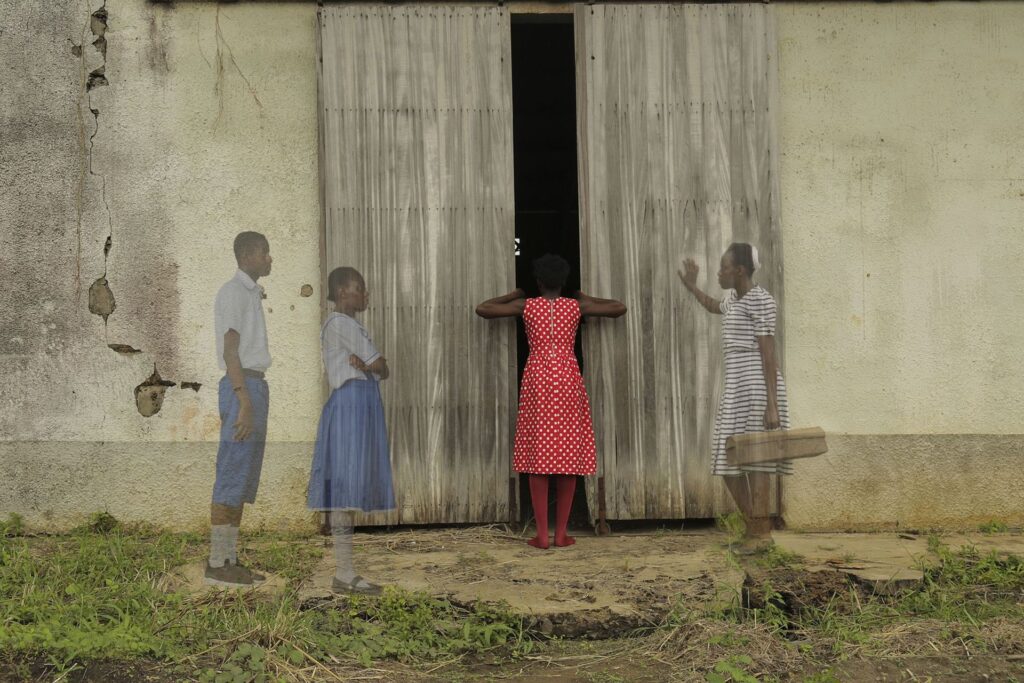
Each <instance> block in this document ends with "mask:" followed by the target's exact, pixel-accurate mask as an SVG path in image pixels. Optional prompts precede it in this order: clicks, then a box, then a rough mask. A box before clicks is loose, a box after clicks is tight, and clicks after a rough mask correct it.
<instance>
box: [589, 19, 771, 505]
mask: <svg viewBox="0 0 1024 683" xmlns="http://www.w3.org/2000/svg"><path fill="white" fill-rule="evenodd" d="M576 40H577V44H576V49H577V88H578V94H577V110H578V112H579V117H580V127H579V150H580V174H581V178H580V190H581V199H580V223H581V228H580V229H581V235H580V240H581V242H580V244H581V247H580V248H581V270H582V276H583V288H584V291H588V292H593V293H594V294H595V295H597V296H613V297H622V298H624V300H625V301H626V303H627V305H628V306H629V309H630V312H629V315H628V318H627V319H626V324H621V322H618V323H614V324H603V323H601V322H597V324H591V325H588V326H587V330H586V338H585V354H586V357H585V360H586V364H585V367H586V372H587V377H586V380H587V385H588V389H589V391H590V395H591V397H592V400H593V406H594V420H595V428H596V431H597V437H598V448H599V451H598V460H599V463H600V465H599V467H600V469H599V475H602V474H603V476H604V477H605V485H606V501H607V507H608V517H609V518H611V519H659V518H675V519H678V518H702V517H712V516H715V515H717V514H719V513H721V512H723V511H726V510H729V509H732V507H733V506H732V503H731V500H730V499H729V497H728V495H727V493H726V492H725V487H724V486H723V485H722V484H721V482H720V481H716V478H715V477H712V475H711V473H710V472H711V465H710V461H711V456H710V448H711V434H712V429H713V421H714V412H715V406H716V403H717V388H718V384H719V381H720V379H719V377H720V373H721V354H720V348H719V325H720V318H719V317H718V316H712V315H709V314H708V313H707V312H706V311H704V310H703V309H702V308H701V307H700V306H699V305H698V304H697V303H696V302H695V301H694V300H693V299H692V298H691V297H690V295H689V294H688V293H687V292H686V291H685V289H683V287H682V285H681V283H680V282H679V280H678V278H677V275H676V270H677V269H678V268H679V267H680V264H681V261H682V259H683V257H684V255H691V256H693V257H695V258H696V259H697V260H698V261H699V262H700V264H701V268H702V271H701V281H700V285H701V287H702V288H703V289H705V290H706V291H708V292H711V293H712V294H713V295H720V294H721V292H720V290H719V289H718V287H717V283H716V281H715V277H714V275H715V273H716V272H717V268H718V259H719V257H720V256H721V254H722V252H723V251H724V249H725V247H726V246H727V245H728V244H729V242H730V241H733V240H737V241H749V242H752V243H754V244H756V245H757V246H758V248H759V249H760V251H761V254H762V255H763V258H762V262H763V263H764V264H765V266H766V267H765V268H763V269H762V271H759V272H758V274H757V281H758V282H760V283H761V284H762V285H764V286H765V287H766V288H768V289H769V291H771V292H772V293H773V294H774V295H775V296H776V298H777V299H778V300H779V301H780V306H781V300H782V277H781V274H782V268H781V266H782V252H781V248H780V244H779V221H778V218H779V203H778V179H777V174H776V173H775V168H776V157H775V146H774V144H773V139H772V136H773V127H772V117H773V116H774V115H775V110H774V92H775V89H776V86H775V76H774V74H773V71H774V70H775V68H776V66H775V33H774V26H773V22H772V9H771V8H770V7H765V6H764V5H671V6H669V5H649V4H642V5H640V4H638V5H605V4H599V5H590V6H577V10H576ZM779 349H780V351H781V349H782V344H781V340H780V343H779ZM587 492H588V496H589V498H590V509H591V512H592V514H593V513H594V511H596V510H597V505H596V501H595V492H596V486H595V482H594V481H593V480H591V481H588V490H587ZM773 495H774V494H773Z"/></svg>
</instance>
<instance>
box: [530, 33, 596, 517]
mask: <svg viewBox="0 0 1024 683" xmlns="http://www.w3.org/2000/svg"><path fill="white" fill-rule="evenodd" d="M572 21H573V17H572V15H571V14H526V15H514V16H513V17H512V122H513V159H514V167H515V208H516V217H515V223H516V238H517V239H518V241H519V254H518V256H516V286H517V287H521V288H522V289H524V290H525V291H526V294H527V296H531V297H532V296H537V295H538V294H539V292H538V291H537V285H536V282H535V281H534V278H533V261H534V259H536V258H538V257H540V256H542V255H544V254H545V253H552V254H558V255H559V256H562V257H563V258H564V259H565V260H567V261H568V262H569V265H570V266H571V267H572V271H571V273H570V275H569V279H568V281H567V282H566V294H567V295H569V294H570V293H573V292H575V291H576V290H578V289H579V287H580V232H579V187H578V177H579V174H578V172H577V155H576V49H575V43H574V39H573V23H572ZM528 355H529V345H528V342H527V339H526V331H525V328H524V326H523V323H522V320H520V321H519V324H518V361H519V371H518V376H519V380H520V381H522V376H523V370H524V368H525V367H526V359H527V357H528ZM576 359H577V361H579V363H580V368H581V369H582V367H583V354H582V346H581V344H580V336H579V335H577V337H576ZM551 488H552V495H553V493H554V487H551ZM519 490H520V501H519V502H520V505H519V510H520V511H521V512H520V517H521V521H524V520H526V519H529V517H530V515H531V512H532V507H531V505H530V497H529V486H528V483H527V481H526V477H525V475H523V476H521V477H520V487H519ZM584 491H585V489H584V486H583V480H582V477H580V479H579V481H578V482H577V486H576V496H575V497H574V499H573V509H572V513H571V516H570V524H571V525H572V526H576V527H578V526H581V525H586V524H588V523H589V516H588V511H587V497H586V494H585V493H584ZM550 507H551V509H554V507H553V505H552V506H550Z"/></svg>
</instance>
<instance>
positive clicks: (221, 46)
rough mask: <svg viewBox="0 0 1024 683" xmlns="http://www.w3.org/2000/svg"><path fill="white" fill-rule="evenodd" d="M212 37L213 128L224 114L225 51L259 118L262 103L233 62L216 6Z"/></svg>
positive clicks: (218, 8) (233, 58)
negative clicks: (214, 69) (214, 71)
mask: <svg viewBox="0 0 1024 683" xmlns="http://www.w3.org/2000/svg"><path fill="white" fill-rule="evenodd" d="M214 37H215V38H216V44H217V56H216V60H217V82H216V83H215V85H214V92H215V93H216V94H217V98H218V103H217V118H216V119H214V122H213V127H214V129H216V128H217V126H218V124H220V118H221V116H222V115H223V114H224V51H225V49H226V50H227V56H228V59H229V60H230V61H231V66H233V67H235V71H237V72H238V75H239V76H241V77H242V80H243V81H244V82H245V86H246V87H247V88H248V89H249V94H250V95H251V96H252V99H253V100H254V101H255V102H256V107H257V108H258V109H259V111H260V116H262V115H263V103H262V102H260V98H259V96H258V95H257V94H256V88H255V87H253V84H252V83H251V82H250V81H249V78H248V77H247V76H246V75H245V73H244V72H243V71H242V68H241V67H240V66H238V62H237V61H235V53H234V52H233V51H232V49H231V45H229V44H228V41H227V40H225V39H224V34H223V33H222V32H221V30H220V5H219V4H218V5H217V13H216V14H215V15H214Z"/></svg>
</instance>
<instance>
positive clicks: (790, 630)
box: [0, 515, 1024, 683]
mask: <svg viewBox="0 0 1024 683" xmlns="http://www.w3.org/2000/svg"><path fill="white" fill-rule="evenodd" d="M7 524H8V525H10V524H11V522H10V520H9V521H8V523H7ZM4 528H5V529H8V531H5V533H3V534H0V652H2V653H4V654H3V655H0V662H4V663H5V664H6V665H7V666H8V668H9V670H16V671H21V670H22V669H18V668H17V667H19V666H20V667H24V666H25V663H26V662H29V663H35V662H39V661H44V662H45V663H46V665H47V667H48V669H47V670H48V671H52V672H68V671H70V670H72V669H74V668H76V667H80V666H82V665H92V664H93V663H96V662H102V661H104V660H106V661H113V662H124V663H126V666H134V665H138V664H140V663H143V664H145V663H151V662H158V663H163V664H165V665H166V667H167V670H168V672H170V673H169V675H171V676H172V677H173V678H174V679H175V680H181V679H190V680H191V679H195V678H198V679H199V680H201V681H204V682H205V683H221V682H233V681H266V682H270V681H307V680H334V679H335V678H337V677H339V676H345V677H351V676H352V675H358V674H359V672H360V671H362V674H361V675H362V676H363V677H364V678H365V677H378V678H384V679H385V680H387V673H388V672H389V671H393V670H394V669H393V668H395V667H397V668H398V669H400V670H401V671H402V672H413V673H417V674H424V675H427V674H428V673H429V672H432V671H433V670H434V669H438V668H439V667H443V666H446V665H448V666H455V665H452V663H453V662H457V663H461V664H459V665H458V666H461V665H462V664H465V665H466V666H467V667H468V668H464V669H459V668H458V666H455V669H453V670H452V672H451V673H452V674H453V675H456V676H458V675H461V673H460V672H468V674H469V675H470V676H471V677H472V676H473V675H474V673H473V671H472V670H471V668H472V667H471V666H470V664H477V663H484V664H486V666H483V667H482V669H483V673H481V674H480V675H481V676H482V677H483V678H470V679H467V680H492V679H489V678H486V676H488V675H489V673H491V672H495V671H496V670H497V669H489V668H487V667H488V666H492V665H493V666H494V667H499V668H500V667H506V671H507V670H508V668H509V667H508V664H509V663H510V662H516V664H515V667H516V668H522V667H526V666H529V665H530V663H531V662H532V663H534V664H535V663H536V662H538V661H540V660H542V659H544V657H543V655H544V654H545V653H546V652H548V651H549V650H550V649H557V648H560V647H564V648H565V652H566V655H567V656H566V657H564V658H558V657H555V658H550V662H551V663H552V664H558V665H559V666H561V664H560V662H563V661H583V662H591V663H594V664H595V667H596V665H597V664H599V663H600V662H601V661H602V660H607V661H608V662H615V663H617V664H621V663H622V661H625V662H626V664H627V666H626V668H621V667H620V668H617V669H615V670H602V669H601V668H600V667H596V668H594V669H593V670H591V671H590V672H589V673H587V674H586V675H587V676H588V677H589V680H594V681H615V680H620V679H627V680H628V679H631V676H632V674H634V673H638V672H639V671H640V668H639V667H640V664H639V663H640V662H643V663H645V665H646V664H647V663H653V664H655V665H657V666H665V667H669V668H670V669H671V671H672V672H673V676H674V677H678V678H680V679H681V680H706V681H723V682H724V681H749V680H758V681H775V680H807V681H815V682H818V683H826V682H830V681H833V680H837V679H836V677H835V676H834V675H833V674H832V673H831V672H832V671H833V670H836V669H835V667H837V666H838V665H840V664H842V663H843V660H845V659H849V658H862V657H869V658H870V657H879V658H898V657H902V656H924V655H928V656H932V657H934V656H936V655H940V656H941V655H946V654H949V653H954V654H955V656H959V657H961V658H963V657H966V656H968V654H967V653H969V655H970V656H974V655H976V654H979V653H980V654H985V653H990V654H995V655H1009V654H1020V653H1024V613H1022V609H1021V605H1022V604H1024V561H1022V560H1021V559H1020V558H1019V557H1016V556H1014V555H1006V554H999V553H990V552H981V551H979V550H978V549H977V548H974V547H971V546H967V547H963V548H957V549H952V548H949V547H947V546H945V545H943V544H942V542H941V540H940V539H938V538H937V537H935V538H933V539H931V541H930V544H929V548H930V551H931V552H930V554H929V556H928V558H927V561H926V562H924V563H923V564H922V567H921V568H922V570H923V572H924V579H923V580H922V581H921V582H920V584H919V585H917V586H915V587H913V588H912V589H910V590H907V591H905V592H903V593H901V594H899V595H895V596H890V595H874V594H871V592H870V590H869V589H868V588H866V587H865V586H864V585H861V584H859V583H857V582H856V581H853V580H850V579H848V578H847V577H846V575H845V574H843V573H841V572H824V573H812V572H807V571H805V570H803V569H802V568H801V567H800V566H799V565H800V561H801V558H799V557H798V556H796V555H793V554H791V553H787V552H785V551H784V550H782V549H781V548H778V547H777V546H773V547H769V548H767V549H766V550H764V551H763V552H762V553H760V554H758V555H755V556H753V557H751V558H750V559H751V560H752V563H753V564H756V565H757V567H756V568H755V567H754V566H753V564H747V565H746V567H747V569H748V570H750V572H751V575H752V576H753V575H756V576H757V577H758V578H757V579H756V580H748V584H747V586H746V588H745V590H744V591H743V592H742V593H740V592H736V593H735V594H734V595H731V596H729V595H727V596H725V597H726V598H727V599H725V600H709V601H708V602H706V603H705V602H693V601H689V600H684V599H681V598H680V599H679V601H678V603H677V605H676V608H675V609H674V610H673V611H672V612H671V613H670V614H669V615H668V616H667V617H666V618H665V619H664V621H663V623H661V624H660V625H659V624H653V625H652V626H650V627H649V628H645V629H643V630H642V631H640V632H637V633H635V634H631V635H632V637H630V638H624V639H623V640H621V641H616V642H615V644H614V650H608V649H606V650H604V654H602V655H600V656H598V655H596V654H593V655H592V654H589V653H588V652H586V651H585V645H584V643H583V642H581V641H570V640H562V641H552V642H550V643H549V642H548V641H546V640H544V639H542V638H540V637H539V636H537V635H535V634H534V633H532V632H530V630H529V629H528V628H527V627H526V626H525V624H524V618H523V616H522V615H518V614H514V613H512V612H511V610H510V609H509V608H508V607H507V606H482V605H476V606H461V605H457V604H453V603H452V602H450V601H448V600H445V599H440V598H436V597H432V596H429V595H426V594H422V593H409V592H404V591H401V590H395V589H390V588H389V589H387V590H386V592H385V595H384V596H382V597H380V598H364V597H347V598H334V599H325V600H317V601H309V602H303V601H302V600H300V598H299V595H298V592H297V588H298V586H299V585H300V584H301V583H302V581H303V580H304V579H306V578H307V577H308V576H310V574H311V573H312V572H313V570H314V568H315V567H316V565H317V564H318V563H319V562H320V561H321V560H322V558H323V557H324V556H325V555H327V554H328V552H329V551H328V547H327V546H326V545H325V544H324V543H323V542H322V541H321V540H319V539H314V538H311V537H310V536H308V535H307V536H294V537H288V536H287V535H281V534H274V535H271V534H265V535H260V536H258V537H255V538H253V537H250V538H249V539H247V544H246V546H245V547H243V548H242V549H241V555H242V558H243V561H244V562H246V563H247V564H249V565H250V566H252V567H253V568H255V569H259V570H261V571H267V572H273V573H275V574H277V575H279V576H284V577H286V578H287V580H288V588H287V590H284V591H283V592H281V593H279V594H277V595H269V594H264V593H262V592H260V593H232V592H212V593H205V594H202V595H187V594H183V593H174V592H166V591H165V590H164V589H163V587H164V586H165V585H168V583H169V582H168V581H167V578H166V577H167V576H168V575H169V574H173V573H174V571H173V570H175V568H177V567H180V566H182V565H184V564H186V563H190V562H199V561H201V560H202V558H203V557H204V556H205V553H206V551H207V538H206V537H205V535H200V534H172V533H166V532H161V531H159V530H156V529H153V528H151V527H146V526H142V525H126V524H122V523H120V522H118V521H117V520H114V519H112V518H110V519H108V518H107V517H104V516H100V515H97V516H94V517H93V518H91V519H90V520H89V521H88V522H87V523H86V524H84V525H83V526H82V527H80V528H79V529H77V530H76V531H75V532H73V533H71V534H69V535H65V536H46V537H26V536H24V535H21V534H23V530H22V529H20V528H19V527H18V525H14V526H13V527H12V526H7V527H4ZM10 529H14V530H15V531H16V533H10V532H9V530H10ZM458 559H459V561H458V565H459V566H461V567H465V568H466V569H467V570H468V569H471V568H473V567H477V566H480V565H483V564H487V563H492V562H493V561H494V557H493V556H491V555H489V554H488V553H485V552H475V553H465V554H461V555H459V558H458ZM623 560H624V561H625V562H627V563H628V561H629V559H628V558H623ZM729 598H731V599H729ZM608 647H609V648H610V647H612V645H609V646H608ZM569 655H578V657H576V658H575V659H574V658H573V657H572V656H569ZM175 663H180V668H177V669H175V668H174V667H175V665H176V664H175ZM402 667H405V668H402ZM382 668H383V669H382ZM368 669H369V670H368ZM660 672H661V670H660V669H659V670H657V671H654V672H653V673H652V674H651V675H652V676H658V675H660ZM798 672H807V673H806V675H805V677H804V678H800V674H799V673H798ZM0 673H2V672H0ZM676 674H678V676H676ZM58 675H59V674H58ZM26 677H27V676H26ZM392 680H411V675H410V676H408V677H405V678H402V677H401V676H399V677H398V678H396V679H392ZM643 680H647V679H643ZM662 680H668V678H663V679H662Z"/></svg>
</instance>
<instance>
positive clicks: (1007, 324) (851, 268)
mask: <svg viewBox="0 0 1024 683" xmlns="http://www.w3.org/2000/svg"><path fill="white" fill-rule="evenodd" d="M100 9H105V11H106V13H107V20H106V24H107V26H106V27H105V28H104V27H103V25H102V24H103V22H102V21H100V20H99V19H96V20H94V19H93V17H92V15H93V13H94V12H96V11H97V10H100ZM3 10H4V11H3V15H4V25H3V29H2V33H0V60H2V63H4V64H5V65H6V66H7V68H6V69H5V74H4V76H3V81H2V83H0V86H2V87H0V116H3V125H2V131H3V133H2V135H0V168H2V175H0V272H2V273H3V283H4V286H3V287H2V288H0V482H3V483H2V485H0V513H3V512H5V511H17V512H20V513H22V514H24V515H25V516H26V518H27V521H28V522H29V523H30V524H31V525H33V526H37V527H44V526H45V527H49V528H55V529H56V528H66V527H67V526H70V525H73V524H75V523H77V522H78V521H80V520H81V519H83V518H84V517H85V516H86V515H87V514H88V513H90V512H92V511H96V510H103V509H106V510H109V511H110V512H111V513H112V514H114V515H116V516H118V517H120V518H124V519H145V520H150V521H156V522H160V523H165V524H172V525H177V526H194V525H199V524H202V523H203V522H204V520H205V517H206V505H207V503H208V500H209V490H210V486H211V484H212V478H213V463H214V454H215V451H216V439H217V430H218V426H219V418H218V415H217V397H216V383H217V381H218V379H219V377H220V375H221V373H220V371H219V370H218V368H217V363H216V358H215V357H214V351H213V341H214V340H213V331H212V302H213V296H214V294H215V293H216V290H217V288H218V287H219V285H220V284H221V283H222V282H223V281H224V280H226V279H227V278H228V277H230V276H231V274H232V272H233V270H234V263H233V257H232V255H231V240H232V238H233V236H234V235H235V234H236V233H237V232H238V231H240V230H243V229H256V230H260V231H262V232H265V233H266V234H267V235H268V236H269V238H270V242H271V250H272V253H273V255H274V256H275V264H274V272H273V274H272V275H271V276H270V277H269V278H267V280H266V282H265V283H264V284H265V286H266V289H267V293H268V299H267V301H266V305H267V311H268V315H267V319H268V324H269V333H270V337H271V343H272V352H273V354H274V358H275V361H274V367H273V368H272V370H271V373H270V374H269V380H270V383H271V393H272V407H271V420H270V430H269V431H270V444H269V446H268V453H267V458H266V467H265V474H264V478H263V484H262V486H261V493H260V500H259V504H258V505H256V506H254V507H253V509H252V513H251V514H250V516H249V517H248V518H247V523H256V524H271V525H275V526H280V525H284V526H294V525H300V524H307V523H308V522H309V515H308V514H307V513H306V511H305V509H304V505H303V495H302V492H303V490H304V487H305V483H306V477H307V475H308V466H309V459H310V448H311V446H310V441H311V440H312V438H313V433H314V429H315V425H316V417H317V416H318V414H319V410H320V400H321V384H320V367H319V355H318V353H319V350H318V334H317V333H318V326H319V318H320V316H319V310H318V305H319V304H318V302H319V292H320V286H321V285H320V282H319V257H318V238H317V235H318V229H319V207H318V199H317V166H316V157H317V154H316V152H317V150H316V139H317V137H316V110H315V109H316V86H315V73H316V71H315V62H314V36H315V34H314V30H315V4H314V3H312V2H310V3H300V2H283V3H279V4H276V3H265V2H259V3H239V4H226V5H217V4H214V3H205V2H204V3H176V4H173V5H171V4H149V3H147V2H144V1H143V0H108V2H106V4H105V5H104V4H101V3H100V2H98V1H95V0H94V1H80V2H70V3H38V2H33V1H30V0H4V2H3ZM776 12H777V17H778V26H779V34H780V52H781V55H780V56H781V63H780V82H781V103H782V113H781V120H780V145H781V150H782V192H783V199H782V204H783V229H784V249H785V259H786V292H785V302H786V309H785V311H784V312H783V314H784V316H785V324H786V326H787V348H786V350H785V353H786V358H785V360H786V366H785V370H786V373H787V379H788V381H789V384H790V392H791V403H792V410H793V416H794V418H795V421H796V422H797V423H798V424H800V425H812V424H817V425H821V426H823V427H824V428H825V429H827V430H828V431H829V432H830V434H833V435H834V436H832V438H831V445H832V448H833V451H832V453H830V454H829V455H828V456H825V457H823V458H819V459H817V460H815V461H808V462H802V463H799V464H798V466H797V470H798V474H797V475H796V476H795V477H793V478H792V480H790V481H788V482H787V486H786V498H785V501H784V502H785V510H786V519H787V521H788V523H789V524H790V525H791V526H795V527H799V528H844V527H858V526H865V525H872V526H894V525H897V524H899V525H902V526H908V525H909V526H931V525H937V524H942V525H950V526H955V525H966V524H973V523H976V522H977V521H979V520H983V519H987V518H989V517H998V518H1001V519H1006V520H1008V521H1015V522H1024V512H1022V506H1021V505H1020V504H1019V500H1020V496H1019V493H1018V492H1019V491H1020V490H1022V489H1024V475H1022V474H1021V468H1020V466H1019V465H1020V460H1021V458H1020V456H1021V452H1020V443H1021V441H1020V439H1019V438H1018V437H1015V436H1013V435H1014V434H1015V433H1018V432H1020V431H1021V428H1020V427H1019V426H1018V425H1019V424H1020V410H1019V403H1018V401H1017V397H1018V396H1020V395H1021V394H1022V393H1024V369H1022V368H1024V362H1022V361H1024V358H1022V354H1024V322H1021V321H1022V320H1024V299H1022V298H1021V297H1019V296H1015V292H1016V287H1015V279H1016V277H1017V271H1018V270H1019V264H1020V263H1021V261H1022V258H1024V232H1022V228H1021V226H1022V225H1024V222H1022V221H1021V216H1022V215H1024V137H1022V136H1021V135H1020V130H1021V128H1020V123H1019V121H1020V113H1021V112H1024V87H1022V83H1021V74H1022V73H1024V42H1022V41H1020V40H1018V39H1017V37H1018V36H1020V35H1024V5H1019V4H995V3H993V4H928V5H925V4H920V5H918V4H913V5H908V4H891V5H880V4H858V5H853V4H830V5H825V6H821V7H818V6H812V5H806V4H804V3H794V4H781V5H778V6H777V9H776ZM100 16H102V15H100ZM99 34H102V37H103V38H104V40H105V41H106V45H105V50H106V52H105V53H104V52H103V50H102V49H100V48H102V47H103V42H102V41H100V43H99V44H98V45H94V44H93V43H94V42H95V41H96V40H97V38H98V37H100V35H99ZM100 69H102V71H100ZM90 74H93V75H92V77H91V79H90ZM100 76H102V78H100ZM90 80H91V81H92V83H93V85H94V87H92V88H91V89H89V87H88V86H89V82H90ZM104 81H105V84H104ZM108 238H110V247H109V250H106V249H105V245H106V243H107V239H108ZM105 251H106V253H105ZM104 273H105V276H106V279H107V280H108V282H109V286H110V288H111V290H112V292H113V294H114V297H115V298H116V309H115V310H114V312H113V313H112V314H111V315H110V316H109V318H108V320H107V322H106V324H104V321H103V319H102V318H101V317H99V316H97V315H95V314H92V313H90V312H89V310H88V303H89V296H88V291H89V288H90V285H91V284H92V283H93V282H94V281H95V280H97V279H98V278H101V277H103V276H104ZM305 284H310V285H312V286H313V289H314V293H313V296H310V297H302V296H300V293H299V292H300V288H301V287H302V286H303V285H305ZM108 344H126V345H130V346H131V347H134V348H137V349H140V350H141V353H138V354H133V355H124V354H121V353H117V352H115V351H113V350H111V349H110V348H108ZM154 365H155V366H156V367H157V369H158V370H159V372H160V373H161V375H162V376H163V377H164V378H165V379H168V380H171V381H174V382H178V383H180V382H183V381H186V382H199V383H201V384H202V387H201V388H200V389H199V390H198V391H193V390H191V389H182V388H180V386H176V387H172V388H170V389H168V391H167V394H166V401H165V404H164V407H163V409H162V410H161V411H160V412H159V413H158V414H157V415H155V416H153V417H150V418H144V417H142V416H141V415H139V413H138V412H137V411H136V409H135V405H134V398H133V389H134V387H135V386H137V385H138V384H139V383H140V382H142V381H143V380H145V379H146V378H147V377H148V376H149V375H150V373H151V372H152V371H153V367H154ZM915 435H917V436H915Z"/></svg>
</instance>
